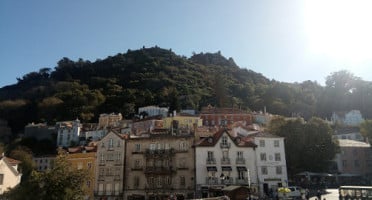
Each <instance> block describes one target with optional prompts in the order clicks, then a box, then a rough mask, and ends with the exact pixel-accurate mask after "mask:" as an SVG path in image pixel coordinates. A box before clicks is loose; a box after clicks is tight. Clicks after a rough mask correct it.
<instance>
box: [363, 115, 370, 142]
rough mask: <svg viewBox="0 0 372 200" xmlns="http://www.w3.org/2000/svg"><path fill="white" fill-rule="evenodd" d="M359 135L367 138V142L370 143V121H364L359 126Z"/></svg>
mask: <svg viewBox="0 0 372 200" xmlns="http://www.w3.org/2000/svg"><path fill="white" fill-rule="evenodd" d="M360 133H361V134H362V135H363V136H364V137H365V138H367V139H368V141H369V142H371V141H372V120H370V119H369V120H365V121H364V122H362V123H361V124H360Z"/></svg>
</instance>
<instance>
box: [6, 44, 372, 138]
mask: <svg viewBox="0 0 372 200" xmlns="http://www.w3.org/2000/svg"><path fill="white" fill-rule="evenodd" d="M208 104H211V105H214V106H221V107H222V106H224V107H236V108H237V107H239V108H241V109H244V110H252V111H260V110H262V109H263V108H264V107H266V108H267V110H268V111H269V112H270V113H273V114H278V115H283V116H301V117H304V118H305V119H310V118H311V117H312V116H317V117H320V118H330V116H331V114H332V113H333V112H334V111H347V110H350V109H358V110H361V112H362V114H363V116H364V117H367V118H368V117H372V83H371V82H368V81H363V80H361V79H360V78H358V77H356V76H354V75H353V74H352V73H350V72H348V71H339V72H334V73H332V74H331V75H329V76H328V77H327V78H326V86H324V87H323V86H321V85H319V84H318V83H317V82H312V81H304V82H302V83H284V82H278V81H275V80H269V79H267V78H266V77H264V76H263V75H262V74H259V73H256V72H254V71H252V70H249V69H245V68H239V67H238V66H237V65H236V64H235V62H234V60H233V59H232V58H229V59H227V58H225V57H224V56H222V54H221V52H217V53H198V54H196V53H194V54H193V56H191V57H190V58H186V57H185V56H179V55H176V54H175V53H174V52H172V51H171V50H166V49H161V48H159V47H152V48H141V49H139V50H128V51H127V52H126V53H118V54H117V55H115V56H109V57H107V58H105V59H102V60H96V61H94V62H91V61H87V60H83V59H81V58H80V59H78V60H77V61H73V60H71V59H69V58H66V57H64V58H62V59H61V60H60V61H58V62H57V66H55V68H54V69H51V68H42V69H40V70H39V71H36V72H29V73H28V74H26V75H24V76H23V77H22V78H18V83H17V84H14V85H10V86H6V87H3V88H0V118H2V119H5V120H8V122H9V125H10V126H11V128H12V130H13V132H14V133H18V132H20V131H22V129H23V128H24V126H25V125H26V124H27V123H30V122H48V123H51V124H52V123H54V122H56V121H62V120H67V119H76V118H79V119H81V120H82V121H83V122H90V121H96V120H97V118H98V116H99V114H100V113H110V112H121V113H122V114H123V116H124V117H126V118H128V117H130V116H133V114H134V113H135V112H136V111H137V109H138V107H141V106H147V105H159V106H166V107H170V108H171V109H174V110H179V109H195V110H200V108H201V107H202V106H207V105H208Z"/></svg>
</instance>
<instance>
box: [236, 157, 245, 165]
mask: <svg viewBox="0 0 372 200" xmlns="http://www.w3.org/2000/svg"><path fill="white" fill-rule="evenodd" d="M236 164H245V158H237V159H236Z"/></svg>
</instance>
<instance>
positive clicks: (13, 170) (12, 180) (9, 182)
mask: <svg viewBox="0 0 372 200" xmlns="http://www.w3.org/2000/svg"><path fill="white" fill-rule="evenodd" d="M19 163H20V161H18V160H14V159H11V158H8V157H5V156H4V155H2V156H1V157H0V194H3V193H4V192H6V191H7V190H9V189H11V188H14V187H15V186H17V185H18V184H19V183H20V182H21V177H22V174H21V173H20V172H19V171H18V164H19Z"/></svg>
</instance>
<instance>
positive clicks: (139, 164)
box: [134, 160, 141, 169]
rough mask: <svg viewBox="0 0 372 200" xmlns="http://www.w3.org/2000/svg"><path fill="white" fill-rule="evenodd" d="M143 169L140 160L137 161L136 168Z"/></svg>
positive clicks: (135, 162)
mask: <svg viewBox="0 0 372 200" xmlns="http://www.w3.org/2000/svg"><path fill="white" fill-rule="evenodd" d="M140 167H141V161H140V160H135V161H134V168H136V169H138V168H140Z"/></svg>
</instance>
